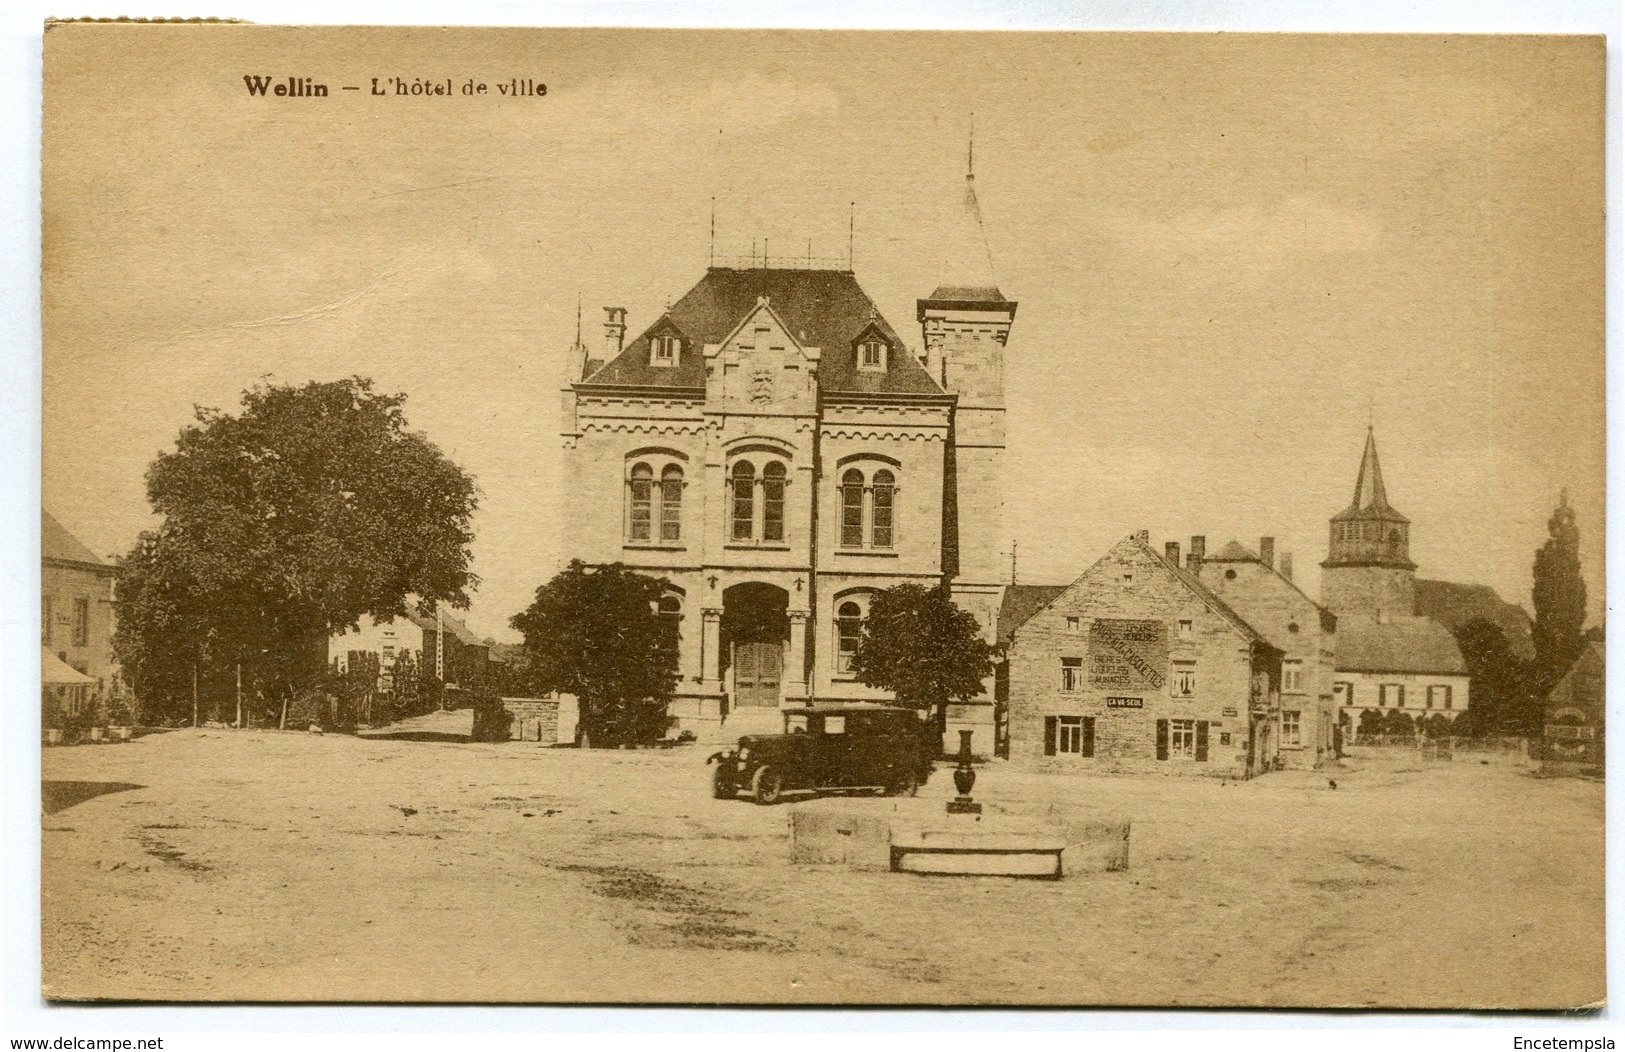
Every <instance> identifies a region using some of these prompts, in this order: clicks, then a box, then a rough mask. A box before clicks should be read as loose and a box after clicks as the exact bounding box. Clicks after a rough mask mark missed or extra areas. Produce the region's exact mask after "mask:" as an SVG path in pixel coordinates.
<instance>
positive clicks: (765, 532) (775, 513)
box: [762, 460, 784, 541]
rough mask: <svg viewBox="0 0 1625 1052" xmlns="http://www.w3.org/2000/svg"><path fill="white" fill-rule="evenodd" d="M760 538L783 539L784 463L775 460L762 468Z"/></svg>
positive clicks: (769, 539) (766, 539)
mask: <svg viewBox="0 0 1625 1052" xmlns="http://www.w3.org/2000/svg"><path fill="white" fill-rule="evenodd" d="M762 540H764V541H782V540H784V465H783V464H780V463H779V462H778V461H776V460H775V461H772V462H770V463H768V464H766V465H764V466H763V468H762Z"/></svg>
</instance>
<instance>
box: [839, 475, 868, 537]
mask: <svg viewBox="0 0 1625 1052" xmlns="http://www.w3.org/2000/svg"><path fill="white" fill-rule="evenodd" d="M841 547H843V548H861V547H863V472H861V471H859V470H858V469H857V468H851V469H849V470H848V471H847V472H846V474H844V475H842V476H841Z"/></svg>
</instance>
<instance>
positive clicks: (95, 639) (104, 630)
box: [40, 508, 120, 714]
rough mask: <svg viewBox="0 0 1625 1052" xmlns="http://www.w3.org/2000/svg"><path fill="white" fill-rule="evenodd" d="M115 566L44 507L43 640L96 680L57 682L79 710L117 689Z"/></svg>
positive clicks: (66, 702)
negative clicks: (72, 684)
mask: <svg viewBox="0 0 1625 1052" xmlns="http://www.w3.org/2000/svg"><path fill="white" fill-rule="evenodd" d="M117 573H118V570H117V568H116V567H114V566H112V565H111V564H109V563H108V562H106V561H105V560H103V559H101V558H99V557H98V556H97V555H96V553H94V552H92V551H91V550H90V549H89V548H87V547H85V546H84V544H82V543H81V542H80V541H79V539H78V538H77V537H75V536H74V535H73V534H71V533H69V532H68V531H67V530H66V529H65V528H63V526H62V524H61V523H59V522H57V521H56V519H55V518H54V517H53V516H52V515H51V513H50V512H48V511H45V510H44V509H43V508H42V509H41V510H40V646H41V647H43V648H44V650H45V652H46V653H49V654H51V655H53V656H54V657H56V658H57V659H58V660H59V661H61V662H63V663H64V664H66V665H68V666H70V667H71V668H73V669H74V670H76V671H77V672H79V673H81V674H83V675H85V676H89V677H90V678H91V679H92V680H94V683H88V684H81V685H75V686H64V687H60V688H57V689H58V691H59V693H60V695H61V698H60V700H61V702H62V704H63V706H64V711H66V712H69V713H75V714H77V713H78V712H80V710H82V709H83V708H84V706H85V705H87V704H88V703H89V702H90V700H91V698H92V697H94V696H96V695H98V694H100V695H109V694H113V693H117V692H118V691H119V689H120V684H119V671H118V665H117V663H116V662H115V660H114V657H113V624H114V620H113V579H114V577H115V576H116V574H117Z"/></svg>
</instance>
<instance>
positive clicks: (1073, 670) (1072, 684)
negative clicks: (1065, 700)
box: [1061, 657, 1083, 694]
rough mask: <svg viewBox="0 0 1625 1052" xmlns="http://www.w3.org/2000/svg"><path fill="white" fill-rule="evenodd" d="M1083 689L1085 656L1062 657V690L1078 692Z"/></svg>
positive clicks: (1063, 691) (1067, 692) (1068, 692)
mask: <svg viewBox="0 0 1625 1052" xmlns="http://www.w3.org/2000/svg"><path fill="white" fill-rule="evenodd" d="M1082 690H1083V658H1075V657H1064V658H1062V659H1061V692H1062V693H1063V694H1077V693H1079V692H1080V691H1082Z"/></svg>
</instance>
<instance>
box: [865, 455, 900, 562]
mask: <svg viewBox="0 0 1625 1052" xmlns="http://www.w3.org/2000/svg"><path fill="white" fill-rule="evenodd" d="M872 490H873V493H872V497H871V500H872V507H871V508H870V516H869V546H870V547H872V548H890V547H891V545H892V507H893V500H894V498H895V496H896V494H897V480H896V476H894V475H893V474H892V473H891V472H889V471H887V470H886V469H885V468H881V469H880V470H879V471H877V472H875V479H874V485H873V487H872Z"/></svg>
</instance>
